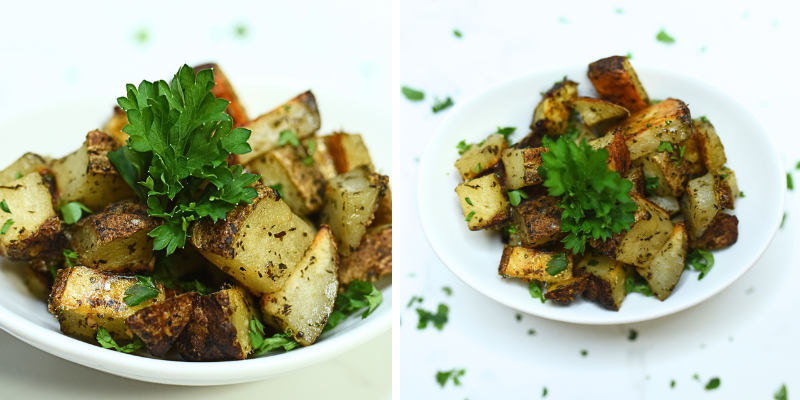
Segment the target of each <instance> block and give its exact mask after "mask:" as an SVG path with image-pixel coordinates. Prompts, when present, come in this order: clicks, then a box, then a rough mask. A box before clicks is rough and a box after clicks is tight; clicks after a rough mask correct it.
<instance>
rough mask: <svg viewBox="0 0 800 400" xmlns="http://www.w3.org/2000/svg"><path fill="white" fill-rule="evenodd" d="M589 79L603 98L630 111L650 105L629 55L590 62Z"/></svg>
mask: <svg viewBox="0 0 800 400" xmlns="http://www.w3.org/2000/svg"><path fill="white" fill-rule="evenodd" d="M588 76H589V80H591V81H592V84H593V85H594V88H595V89H597V94H598V95H599V96H600V98H601V99H603V100H607V101H610V102H612V103H614V104H619V105H621V106H623V107H625V108H627V109H628V110H630V112H636V111H639V110H641V109H643V108H645V107H647V106H648V105H650V99H649V98H648V96H647V92H645V90H644V87H643V86H642V83H641V82H639V77H638V76H637V75H636V71H634V70H633V66H631V63H630V61H628V58H627V57H623V56H612V57H607V58H603V59H600V60H597V61H595V62H593V63H591V64H589V72H588Z"/></svg>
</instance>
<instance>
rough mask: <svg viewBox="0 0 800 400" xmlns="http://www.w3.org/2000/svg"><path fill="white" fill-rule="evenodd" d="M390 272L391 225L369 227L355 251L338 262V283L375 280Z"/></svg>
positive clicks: (345, 283)
mask: <svg viewBox="0 0 800 400" xmlns="http://www.w3.org/2000/svg"><path fill="white" fill-rule="evenodd" d="M391 273H392V226H391V225H383V226H380V227H376V228H375V229H373V228H370V229H369V230H368V231H367V234H366V235H364V239H362V240H361V244H360V245H359V246H358V248H357V249H356V251H354V252H353V253H350V255H349V256H347V257H342V259H341V262H340V263H339V285H340V286H342V287H343V286H347V285H349V284H350V283H351V282H353V281H354V280H356V279H358V280H360V281H364V282H375V281H377V280H378V279H380V278H382V277H383V276H385V275H388V274H391Z"/></svg>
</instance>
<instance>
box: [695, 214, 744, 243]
mask: <svg viewBox="0 0 800 400" xmlns="http://www.w3.org/2000/svg"><path fill="white" fill-rule="evenodd" d="M737 240H739V219H738V218H736V216H735V215H730V214H725V213H722V212H721V213H717V215H715V216H714V219H713V220H711V223H710V224H709V225H708V228H706V231H705V232H703V234H702V235H701V236H700V237H698V238H697V239H695V240H692V241H691V248H693V249H701V250H714V249H721V248H723V247H728V246H732V245H733V244H735V243H736V241H737Z"/></svg>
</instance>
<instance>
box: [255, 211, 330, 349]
mask: <svg viewBox="0 0 800 400" xmlns="http://www.w3.org/2000/svg"><path fill="white" fill-rule="evenodd" d="M338 266H339V254H338V253H337V251H336V239H335V238H334V237H333V235H332V234H331V230H330V228H328V227H327V226H326V225H322V226H321V227H320V229H319V232H318V233H317V236H316V237H315V238H314V242H313V243H312V244H311V247H309V248H308V251H306V254H305V255H304V256H303V259H302V260H300V263H299V264H298V268H297V273H295V274H294V275H292V277H291V278H289V280H287V281H286V285H284V287H283V289H281V290H280V291H277V292H275V293H266V294H264V296H262V297H261V312H262V313H263V316H264V322H265V323H266V324H268V325H271V326H272V327H274V328H276V329H277V330H279V331H280V332H290V333H291V335H293V336H294V339H295V340H296V341H297V343H300V344H301V345H303V346H309V345H311V344H312V343H314V341H315V340H317V337H318V336H319V334H320V333H322V329H323V328H324V327H325V324H327V323H328V317H329V316H330V315H331V312H332V311H333V302H334V300H336V292H337V289H338V287H339V282H338V280H337V270H338Z"/></svg>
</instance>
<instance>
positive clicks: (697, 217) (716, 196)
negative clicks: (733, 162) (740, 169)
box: [681, 170, 738, 240]
mask: <svg viewBox="0 0 800 400" xmlns="http://www.w3.org/2000/svg"><path fill="white" fill-rule="evenodd" d="M718 172H723V171H721V170H717V171H712V172H709V173H707V174H705V175H703V176H701V177H699V178H695V179H692V180H690V181H689V184H688V185H687V186H686V194H684V195H683V197H682V198H681V209H682V210H683V215H684V217H685V220H686V227H687V229H688V231H689V236H690V237H691V238H692V240H696V239H697V238H699V237H700V236H702V235H703V233H704V232H705V231H706V229H707V228H708V225H709V224H711V221H712V220H713V219H714V217H716V215H717V213H718V212H720V211H721V210H723V209H725V208H729V207H730V206H732V205H733V199H734V198H735V197H734V196H733V190H734V188H736V191H737V195H738V187H736V176H735V175H734V174H733V171H731V170H726V171H724V172H725V173H726V174H727V176H726V177H725V178H726V179H722V175H724V174H719V173H718ZM731 183H732V184H731Z"/></svg>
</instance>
